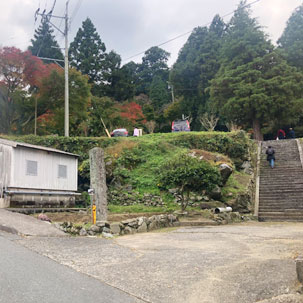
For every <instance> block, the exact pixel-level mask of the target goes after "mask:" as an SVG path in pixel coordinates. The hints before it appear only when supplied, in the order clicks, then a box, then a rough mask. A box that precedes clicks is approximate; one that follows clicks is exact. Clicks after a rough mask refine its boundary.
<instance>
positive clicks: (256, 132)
mask: <svg viewBox="0 0 303 303" xmlns="http://www.w3.org/2000/svg"><path fill="white" fill-rule="evenodd" d="M253 129H254V139H255V140H257V141H263V134H262V133H261V125H260V121H259V120H258V119H254V120H253Z"/></svg>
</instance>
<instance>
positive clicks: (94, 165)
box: [89, 147, 107, 221]
mask: <svg viewBox="0 0 303 303" xmlns="http://www.w3.org/2000/svg"><path fill="white" fill-rule="evenodd" d="M89 161H90V187H91V188H92V189H93V190H94V202H95V205H96V220H97V221H106V220H107V187H106V173H105V163H104V151H103V149H102V148H100V147H95V148H93V149H91V150H90V151H89Z"/></svg>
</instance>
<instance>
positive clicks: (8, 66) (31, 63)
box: [0, 47, 59, 91]
mask: <svg viewBox="0 0 303 303" xmlns="http://www.w3.org/2000/svg"><path fill="white" fill-rule="evenodd" d="M53 69H59V67H57V66H56V65H55V64H49V65H48V64H44V63H43V62H42V60H40V59H39V58H38V57H35V56H33V55H32V54H31V53H30V52H29V51H25V52H22V51H21V50H20V49H18V48H15V47H3V48H0V74H1V75H2V76H3V80H2V83H3V84H4V85H5V86H6V87H7V88H8V89H9V91H14V90H15V89H17V88H18V89H23V88H25V87H27V86H30V87H32V88H33V87H40V85H41V82H42V79H43V78H45V77H47V76H49V74H50V72H51V71H52V70H53Z"/></svg>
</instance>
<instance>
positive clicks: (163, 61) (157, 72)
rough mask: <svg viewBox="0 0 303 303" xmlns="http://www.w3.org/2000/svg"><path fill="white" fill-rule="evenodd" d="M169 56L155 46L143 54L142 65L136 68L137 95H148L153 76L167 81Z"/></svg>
mask: <svg viewBox="0 0 303 303" xmlns="http://www.w3.org/2000/svg"><path fill="white" fill-rule="evenodd" d="M169 56H170V54H169V53H168V52H166V51H165V50H163V49H162V48H160V47H157V46H154V47H151V48H150V49H148V50H147V51H146V52H145V54H144V56H143V58H142V63H141V64H140V65H139V66H138V78H139V80H138V82H139V83H138V85H137V92H136V94H137V95H139V94H141V93H143V94H146V95H148V94H149V90H150V85H151V83H152V80H153V78H154V77H155V76H159V77H161V79H162V80H163V81H168V72H169V68H168V65H167V61H168V58H169Z"/></svg>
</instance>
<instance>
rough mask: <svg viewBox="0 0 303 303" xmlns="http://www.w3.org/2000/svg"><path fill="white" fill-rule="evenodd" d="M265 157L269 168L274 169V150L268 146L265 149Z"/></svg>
mask: <svg viewBox="0 0 303 303" xmlns="http://www.w3.org/2000/svg"><path fill="white" fill-rule="evenodd" d="M266 155H267V161H268V162H269V165H270V167H271V168H274V166H275V160H276V158H275V150H274V149H273V148H272V147H271V146H268V147H267V149H266Z"/></svg>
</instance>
